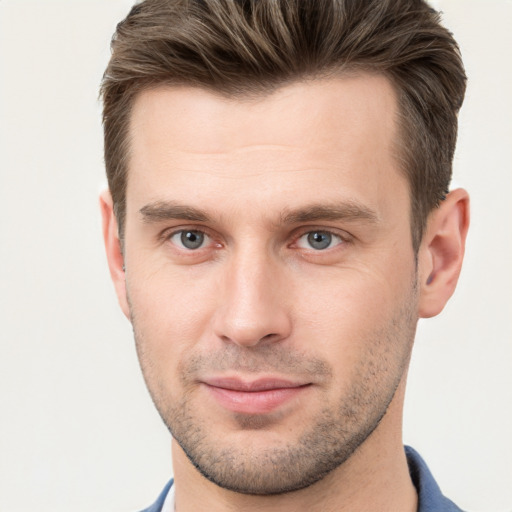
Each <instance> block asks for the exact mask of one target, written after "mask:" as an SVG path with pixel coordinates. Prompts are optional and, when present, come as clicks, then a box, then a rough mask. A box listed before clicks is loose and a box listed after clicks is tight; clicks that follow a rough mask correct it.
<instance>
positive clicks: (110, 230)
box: [100, 190, 130, 319]
mask: <svg viewBox="0 0 512 512" xmlns="http://www.w3.org/2000/svg"><path fill="white" fill-rule="evenodd" d="M100 209H101V217H102V222H103V240H104V242H105V251H106V254H107V261H108V267H109V270H110V276H111V278H112V282H113V283H114V287H115V289H116V294H117V299H118V301H119V305H120V306H121V309H122V310H123V313H124V314H125V316H126V317H127V318H128V319H129V318H130V309H129V307H128V301H127V296H126V281H125V269H124V257H123V252H122V249H121V241H120V240H119V233H118V225H117V220H116V216H115V214H114V207H113V202H112V196H111V195H110V191H109V190H105V191H103V192H102V193H101V194H100Z"/></svg>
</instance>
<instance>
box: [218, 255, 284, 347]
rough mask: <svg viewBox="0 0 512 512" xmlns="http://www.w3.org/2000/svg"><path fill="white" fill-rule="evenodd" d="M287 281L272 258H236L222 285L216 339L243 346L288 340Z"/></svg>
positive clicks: (262, 256)
mask: <svg viewBox="0 0 512 512" xmlns="http://www.w3.org/2000/svg"><path fill="white" fill-rule="evenodd" d="M285 281H286V278H285V275H284V273H283V269H280V268H279V265H278V263H277V262H274V261H272V257H271V256H268V255H267V256H264V255H260V256H254V253H252V254H246V255H245V256H244V255H243V254H239V255H233V257H232V258H230V261H229V264H228V265H227V266H226V268H225V274H224V275H223V278H222V280H221V283H220V286H219V307H218V309H217V311H216V314H215V319H214V331H215V334H216V336H218V337H219V338H220V339H221V340H222V341H224V342H227V343H234V344H237V345H240V346H244V347H252V346H256V345H261V344H268V343H275V342H277V341H281V340H284V339H286V338H288V336H289V335H290V332H291V328H292V323H291V318H290V311H289V307H288V306H287V304H289V303H290V297H287V293H286V285H285Z"/></svg>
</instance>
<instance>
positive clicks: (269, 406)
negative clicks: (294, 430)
mask: <svg viewBox="0 0 512 512" xmlns="http://www.w3.org/2000/svg"><path fill="white" fill-rule="evenodd" d="M202 384H204V386H205V387H206V389H207V390H208V392H209V393H210V394H211V395H212V396H213V398H214V399H215V400H216V401H217V402H218V403H219V405H221V406H222V407H224V408H226V409H228V410H230V411H233V412H237V413H242V414H266V413H270V412H272V411H274V410H276V409H278V408H279V407H281V406H283V405H284V404H285V403H287V402H289V401H291V400H292V399H293V398H296V397H297V396H298V395H300V394H302V393H304V392H305V391H306V390H307V389H308V388H309V386H310V385H311V384H310V383H307V382H306V383H305V382H293V381H289V380H286V379H281V378H274V377H266V378H260V379H256V380H252V381H247V380H242V379H239V378H226V377H222V378H211V379H206V380H203V381H202Z"/></svg>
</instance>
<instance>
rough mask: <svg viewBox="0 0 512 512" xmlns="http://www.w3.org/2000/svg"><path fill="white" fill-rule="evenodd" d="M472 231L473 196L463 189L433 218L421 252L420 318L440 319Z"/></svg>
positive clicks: (454, 193) (436, 210)
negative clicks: (437, 317)
mask: <svg viewBox="0 0 512 512" xmlns="http://www.w3.org/2000/svg"><path fill="white" fill-rule="evenodd" d="M468 227H469V196H468V193H467V192H466V191H465V190H463V189H457V190H454V191H452V192H450V193H449V194H448V196H447V197H446V199H445V200H444V201H443V202H442V204H441V205H440V206H439V207H438V208H436V209H435V210H434V211H433V212H432V213H431V214H430V216H429V219H428V222H427V227H426V230H425V234H424V236H423V240H422V243H421V246H420V249H419V252H418V263H419V274H418V275H419V279H420V283H419V288H420V301H419V316H420V317H422V318H429V317H432V316H435V315H438V314H439V313H440V312H441V311H442V310H443V308H444V306H445V305H446V303H447V302H448V299H449V298H450V297H451V296H452V294H453V292H454V291H455V287H456V285H457V281H458V279H459V274H460V270H461V266H462V260H463V258H464V248H465V245H466V235H467V232H468Z"/></svg>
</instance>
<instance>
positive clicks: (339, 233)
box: [292, 226, 354, 244]
mask: <svg viewBox="0 0 512 512" xmlns="http://www.w3.org/2000/svg"><path fill="white" fill-rule="evenodd" d="M314 232H319V233H329V234H330V235H333V236H335V237H337V238H340V239H341V240H342V241H343V242H346V243H348V242H351V241H352V240H353V239H354V237H353V236H352V235H350V234H349V233H347V232H346V231H343V230H341V229H337V228H333V227H325V226H303V227H301V228H299V229H297V230H296V231H295V233H294V235H293V242H292V244H295V243H296V242H297V241H298V240H299V239H300V238H302V237H303V236H304V235H307V234H309V233H314Z"/></svg>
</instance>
